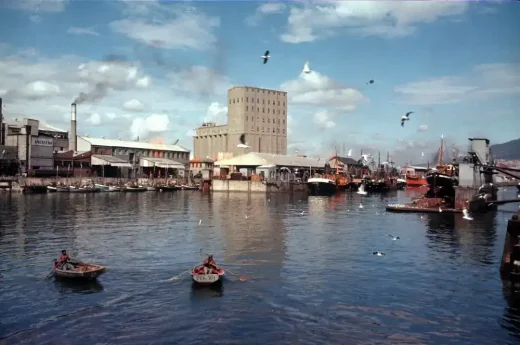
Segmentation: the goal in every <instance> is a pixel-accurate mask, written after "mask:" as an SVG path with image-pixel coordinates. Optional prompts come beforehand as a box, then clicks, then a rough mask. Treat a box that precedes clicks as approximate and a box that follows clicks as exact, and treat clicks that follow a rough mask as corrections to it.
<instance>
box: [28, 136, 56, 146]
mask: <svg viewBox="0 0 520 345" xmlns="http://www.w3.org/2000/svg"><path fill="white" fill-rule="evenodd" d="M32 145H34V146H54V141H53V139H52V138H38V137H37V138H32Z"/></svg>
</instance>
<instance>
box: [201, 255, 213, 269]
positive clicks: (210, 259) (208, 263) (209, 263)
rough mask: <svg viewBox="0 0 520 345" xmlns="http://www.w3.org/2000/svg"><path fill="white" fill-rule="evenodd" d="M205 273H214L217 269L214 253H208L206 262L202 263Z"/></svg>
mask: <svg viewBox="0 0 520 345" xmlns="http://www.w3.org/2000/svg"><path fill="white" fill-rule="evenodd" d="M202 268H203V270H204V274H212V273H213V271H214V270H216V269H217V263H216V262H215V260H214V259H213V255H208V257H207V258H206V260H204V263H203V264H202Z"/></svg>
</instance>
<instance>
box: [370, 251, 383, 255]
mask: <svg viewBox="0 0 520 345" xmlns="http://www.w3.org/2000/svg"><path fill="white" fill-rule="evenodd" d="M372 254H373V255H376V256H384V255H385V253H383V252H380V251H377V252H373V253H372Z"/></svg>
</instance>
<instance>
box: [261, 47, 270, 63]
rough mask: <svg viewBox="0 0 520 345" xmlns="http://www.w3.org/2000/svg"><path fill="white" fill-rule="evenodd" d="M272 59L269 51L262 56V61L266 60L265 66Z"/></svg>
mask: <svg viewBox="0 0 520 345" xmlns="http://www.w3.org/2000/svg"><path fill="white" fill-rule="evenodd" d="M270 57H271V55H269V50H266V51H265V53H264V55H262V59H264V65H265V64H266V63H267V60H269V58H270Z"/></svg>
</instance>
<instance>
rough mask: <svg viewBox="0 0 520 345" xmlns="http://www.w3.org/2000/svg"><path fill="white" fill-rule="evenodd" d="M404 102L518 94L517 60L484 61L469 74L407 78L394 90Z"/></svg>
mask: <svg viewBox="0 0 520 345" xmlns="http://www.w3.org/2000/svg"><path fill="white" fill-rule="evenodd" d="M394 91H395V92H396V93H397V94H398V95H399V96H400V97H401V98H402V100H403V102H405V103H408V104H415V105H432V104H449V103H458V102H461V101H466V100H486V99H489V98H492V97H499V96H505V95H515V94H519V95H520V64H507V63H503V64H485V65H478V66H475V67H474V68H473V74H472V75H471V76H469V77H439V78H431V79H427V80H423V81H417V82H410V83H407V84H404V85H401V86H398V87H396V88H395V90H394Z"/></svg>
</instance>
